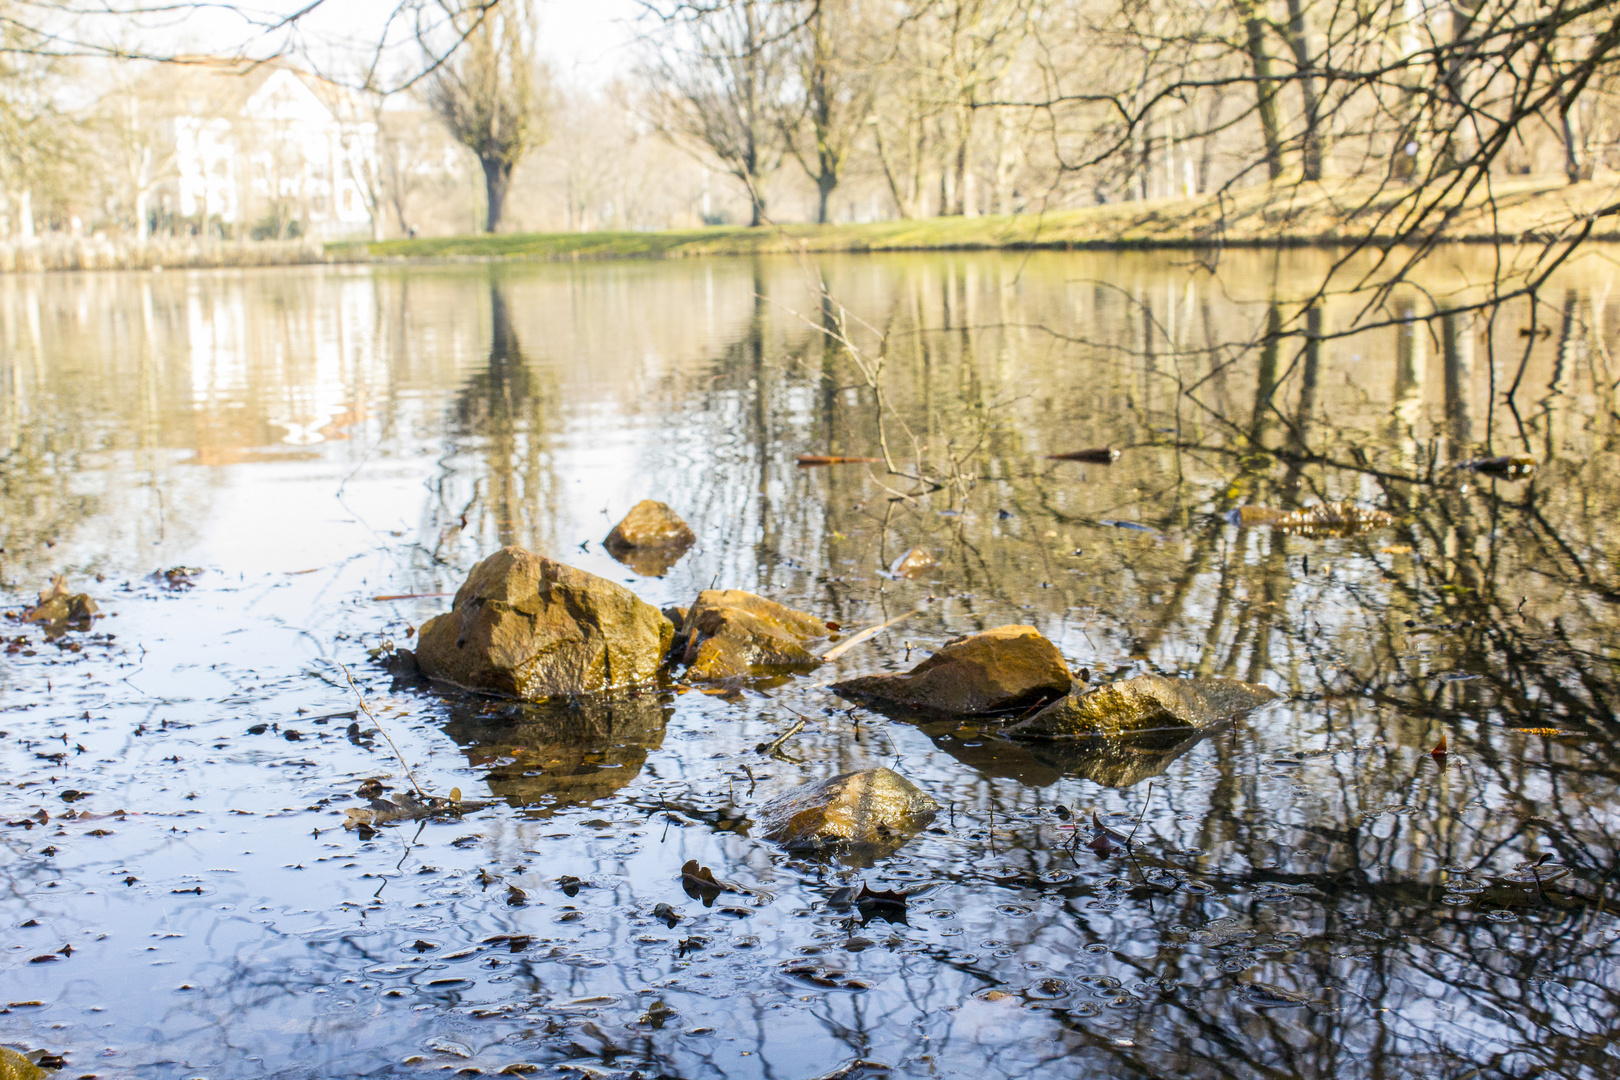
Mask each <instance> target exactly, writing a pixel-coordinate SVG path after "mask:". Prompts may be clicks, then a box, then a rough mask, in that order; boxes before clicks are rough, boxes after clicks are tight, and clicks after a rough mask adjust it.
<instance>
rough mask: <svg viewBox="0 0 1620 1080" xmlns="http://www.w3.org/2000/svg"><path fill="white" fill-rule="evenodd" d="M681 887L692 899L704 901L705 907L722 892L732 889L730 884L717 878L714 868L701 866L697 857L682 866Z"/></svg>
mask: <svg viewBox="0 0 1620 1080" xmlns="http://www.w3.org/2000/svg"><path fill="white" fill-rule="evenodd" d="M681 888H682V889H684V890H685V891H686V895H687V896H690V897H691V898H692V899H694V900H701V901H703V906H704V907H709V906H711V905H712V904H713V903H714V901H715V899H716V898H717V897H718V896H719V895H720V894H721V893H725V892H730V891H732V890H731V887H730V886H729V885H727V884H726V883H725V882H723V881H720V880H718V879H716V878H715V876H714V871H713V870H710V869H709V868H708V867H707V866H699V865H698V861H697V860H696V859H688V860H686V864H685V865H684V866H682V867H681Z"/></svg>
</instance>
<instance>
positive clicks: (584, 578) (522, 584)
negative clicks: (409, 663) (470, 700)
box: [416, 547, 675, 701]
mask: <svg viewBox="0 0 1620 1080" xmlns="http://www.w3.org/2000/svg"><path fill="white" fill-rule="evenodd" d="M674 636H675V627H674V626H673V625H671V623H670V621H669V620H668V619H666V618H664V616H663V615H661V614H659V612H658V609H657V608H655V607H653V606H652V605H650V604H647V603H643V602H642V601H641V600H640V599H638V598H637V597H636V595H635V594H634V593H632V592H631V591H630V590H628V589H626V588H625V587H624V586H622V585H618V584H616V583H614V582H611V581H608V580H607V579H606V578H599V577H597V576H596V575H595V574H588V573H586V572H585V571H583V570H576V569H574V568H573V567H571V566H565V565H563V564H562V563H559V562H555V561H553V560H551V559H547V558H545V557H544V556H541V555H535V554H533V553H532V552H528V551H524V550H523V549H522V548H517V547H505V548H502V549H501V550H500V551H497V552H496V553H495V554H493V555H491V556H490V557H489V558H487V559H485V560H484V561H483V562H481V563H479V564H478V565H477V566H475V567H473V569H472V572H471V573H470V574H468V575H467V580H466V582H465V583H464V584H463V585H462V586H461V588H460V589H459V590H457V592H456V598H455V602H454V603H453V605H452V608H451V611H450V612H449V613H448V614H446V615H436V616H434V617H433V618H431V619H429V620H428V621H427V622H425V623H423V624H422V628H421V630H420V632H419V634H418V645H417V649H416V662H417V664H418V665H419V666H420V668H421V671H422V674H424V675H426V676H427V677H428V678H430V679H437V680H438V681H440V682H447V683H452V684H454V685H456V686H460V687H464V688H466V689H468V690H479V691H483V692H485V693H492V694H501V695H504V696H507V697H515V698H523V699H525V700H529V701H543V700H545V699H547V698H553V697H568V696H577V695H581V694H593V693H597V692H600V691H603V690H616V689H622V688H624V687H629V686H635V685H638V684H641V683H646V682H650V681H652V679H653V678H654V677H655V676H656V675H657V673H658V668H659V666H660V665H661V664H662V663H663V660H664V657H665V655H666V654H667V653H668V651H669V645H670V642H671V641H672V640H673V638H674Z"/></svg>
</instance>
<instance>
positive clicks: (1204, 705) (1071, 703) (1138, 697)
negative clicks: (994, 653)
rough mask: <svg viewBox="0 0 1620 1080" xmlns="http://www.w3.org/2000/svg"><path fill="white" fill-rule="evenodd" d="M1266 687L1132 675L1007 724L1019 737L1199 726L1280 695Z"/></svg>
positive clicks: (1080, 735) (1229, 681) (1231, 716)
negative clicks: (1009, 724) (1026, 718)
mask: <svg viewBox="0 0 1620 1080" xmlns="http://www.w3.org/2000/svg"><path fill="white" fill-rule="evenodd" d="M1281 696H1282V695H1281V694H1278V693H1277V692H1276V691H1275V690H1272V689H1271V688H1270V687H1266V686H1260V685H1259V684H1257V683H1246V682H1238V681H1237V680H1236V679H1167V678H1165V677H1164V676H1163V675H1138V676H1136V677H1135V678H1133V679H1122V680H1121V681H1119V682H1115V683H1109V684H1108V685H1107V686H1099V687H1097V688H1096V689H1095V690H1086V691H1084V692H1078V688H1077V691H1076V692H1072V693H1070V694H1069V695H1068V696H1067V697H1065V698H1063V699H1062V700H1060V701H1055V702H1053V703H1052V704H1050V705H1048V706H1047V707H1046V708H1044V709H1042V710H1041V711H1040V712H1038V713H1036V714H1035V715H1034V716H1032V717H1030V718H1029V719H1028V720H1023V721H1020V722H1019V723H1017V724H1014V725H1012V726H1011V727H1009V728H1008V729H1007V734H1008V735H1010V736H1012V737H1014V738H1023V739H1071V738H1084V737H1088V736H1096V735H1104V736H1120V735H1130V734H1135V733H1138V732H1147V731H1166V730H1172V731H1173V730H1175V729H1180V730H1182V731H1197V730H1200V729H1202V728H1205V727H1208V726H1210V725H1211V724H1218V723H1221V722H1222V721H1226V720H1232V719H1234V718H1236V717H1238V716H1241V715H1243V714H1244V713H1247V712H1250V711H1252V710H1254V709H1257V708H1259V707H1260V706H1262V705H1264V704H1266V703H1267V702H1270V701H1274V700H1276V699H1277V698H1279V697H1281Z"/></svg>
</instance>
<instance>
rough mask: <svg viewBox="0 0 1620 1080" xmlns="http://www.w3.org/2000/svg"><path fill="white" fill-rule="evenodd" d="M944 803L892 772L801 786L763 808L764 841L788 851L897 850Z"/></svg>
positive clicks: (851, 775)
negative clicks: (940, 803)
mask: <svg viewBox="0 0 1620 1080" xmlns="http://www.w3.org/2000/svg"><path fill="white" fill-rule="evenodd" d="M938 810H939V804H938V803H936V802H935V801H934V800H933V799H931V798H929V797H928V795H927V794H925V793H924V792H923V791H922V790H920V789H919V788H918V787H917V786H916V785H915V784H913V783H912V782H911V781H909V780H907V779H906V778H905V777H903V776H901V775H900V774H899V773H896V772H893V771H891V770H889V769H863V770H861V771H860V772H847V773H842V774H840V775H838V776H834V777H829V778H828V779H826V780H818V781H816V782H815V783H811V784H805V785H803V786H801V787H796V788H794V789H793V790H792V791H789V792H786V793H785V794H782V795H778V796H777V797H776V798H774V799H772V800H771V801H770V802H768V803H766V804H765V805H764V806H762V807H761V808H760V825H761V826H762V834H763V835H764V837H765V839H767V840H772V841H775V842H776V843H778V844H781V845H782V846H783V847H785V848H787V849H788V850H789V851H823V850H829V849H832V850H838V851H844V852H850V853H853V854H863V853H864V854H872V853H874V852H877V851H892V850H895V849H898V848H899V847H900V845H902V844H904V843H905V842H906V841H907V840H909V839H911V837H913V836H915V835H916V834H917V833H919V832H921V831H922V829H923V827H924V826H926V825H927V824H928V823H929V822H930V821H931V820H933V817H934V814H935V813H937V812H938Z"/></svg>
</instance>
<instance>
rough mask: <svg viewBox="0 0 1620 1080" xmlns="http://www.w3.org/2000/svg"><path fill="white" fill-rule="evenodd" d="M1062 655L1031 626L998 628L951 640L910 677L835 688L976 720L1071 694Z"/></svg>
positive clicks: (888, 677) (872, 677)
mask: <svg viewBox="0 0 1620 1080" xmlns="http://www.w3.org/2000/svg"><path fill="white" fill-rule="evenodd" d="M1071 684H1072V680H1071V678H1070V676H1069V667H1068V665H1067V664H1066V663H1064V661H1063V656H1062V654H1060V653H1059V652H1058V650H1057V646H1056V645H1053V644H1052V643H1051V642H1050V641H1048V640H1046V638H1044V637H1042V636H1041V634H1040V631H1038V630H1036V629H1035V628H1034V627H1033V626H998V627H996V628H995V629H993V630H985V631H983V632H981V633H977V634H969V635H967V636H965V637H959V638H954V639H952V640H951V641H947V642H946V643H945V644H944V645H943V646H942V647H941V648H940V650H939V651H938V652H936V653H935V654H934V655H933V656H930V657H929V658H928V659H927V660H924V661H923V662H922V663H920V664H918V665H917V666H916V667H914V668H912V669H911V670H910V671H907V672H896V673H893V674H884V675H867V676H864V677H862V678H858V679H849V680H847V681H845V682H841V683H835V684H834V685H833V687H832V689H833V690H834V691H836V692H837V693H839V694H842V695H844V696H845V697H852V698H863V699H875V700H877V701H879V702H889V703H892V704H896V705H903V706H907V707H910V708H915V709H929V710H933V711H935V712H944V713H956V714H962V715H973V714H979V713H992V712H1001V711H1004V710H1010V709H1020V708H1028V707H1030V706H1032V705H1035V704H1039V703H1041V702H1043V701H1048V700H1051V699H1052V698H1056V697H1059V696H1061V695H1063V694H1066V693H1068V692H1069V687H1070V685H1071Z"/></svg>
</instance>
